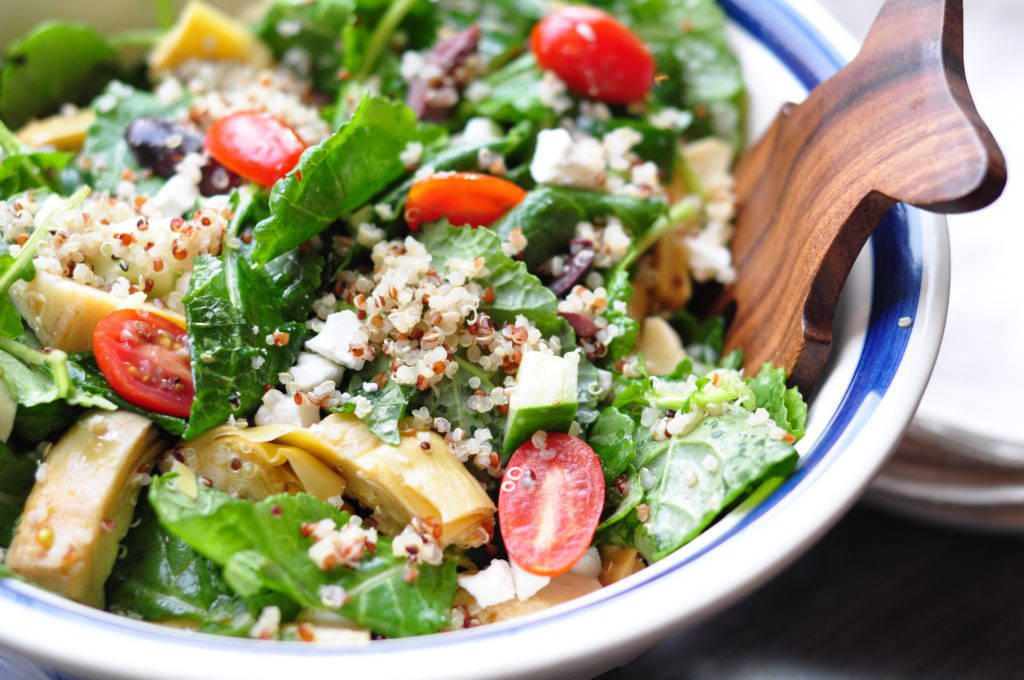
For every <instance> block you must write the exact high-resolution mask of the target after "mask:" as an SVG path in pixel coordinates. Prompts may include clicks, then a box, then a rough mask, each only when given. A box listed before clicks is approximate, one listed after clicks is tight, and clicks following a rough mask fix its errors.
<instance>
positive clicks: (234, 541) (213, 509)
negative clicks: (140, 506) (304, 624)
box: [149, 476, 456, 637]
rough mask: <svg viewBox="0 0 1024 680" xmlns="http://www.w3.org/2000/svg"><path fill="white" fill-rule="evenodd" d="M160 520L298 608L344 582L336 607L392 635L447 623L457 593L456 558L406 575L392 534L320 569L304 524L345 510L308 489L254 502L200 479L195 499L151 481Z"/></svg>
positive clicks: (243, 579) (230, 579)
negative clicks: (352, 563) (348, 560)
mask: <svg viewBox="0 0 1024 680" xmlns="http://www.w3.org/2000/svg"><path fill="white" fill-rule="evenodd" d="M149 499H150V502H151V503H152V504H153V507H154V508H155V509H156V513H157V517H158V518H159V519H160V523H161V524H162V525H163V526H164V528H166V529H167V530H168V531H169V532H170V533H171V534H173V535H175V536H178V537H179V538H181V539H182V540H184V541H185V542H186V543H188V544H189V545H191V546H192V547H193V548H194V549H195V550H196V551H197V552H199V553H200V554H202V555H204V556H206V557H207V558H209V559H210V560H212V561H213V562H214V563H216V564H218V565H220V566H221V567H223V568H224V570H225V571H224V574H225V580H226V581H227V583H228V585H229V586H231V588H232V589H234V590H235V591H236V592H239V593H240V594H242V595H246V594H249V593H250V592H251V589H252V588H255V587H262V588H265V589H267V590H271V591H274V592H277V593H281V594H282V595H286V596H287V597H289V598H291V599H293V600H294V601H295V602H297V603H299V604H300V605H302V606H303V607H308V608H311V609H325V608H326V606H325V605H324V603H323V601H322V599H321V596H320V588H321V587H323V586H328V585H336V586H341V587H343V588H344V589H345V592H346V594H347V596H348V598H347V600H346V602H345V604H344V605H343V606H342V607H341V608H340V609H338V610H337V611H338V612H339V613H341V614H342V615H344V616H346V617H348V618H350V619H352V620H353V621H355V622H356V623H358V624H359V625H361V626H363V627H365V628H369V629H370V630H372V631H374V632H377V633H380V634H383V635H387V636H389V637H401V636H406V635H419V634H425V633H433V632H436V631H438V630H440V629H441V628H442V627H443V626H445V625H446V624H447V623H448V615H449V612H450V611H451V606H452V601H453V599H454V597H455V586H456V584H455V563H454V562H453V561H451V560H446V561H445V563H444V564H443V565H441V566H438V567H434V566H430V565H420V566H419V568H418V570H419V575H418V577H417V578H416V579H415V580H414V581H412V582H411V583H410V582H408V581H407V580H406V579H405V577H404V575H405V571H406V568H407V566H408V563H407V562H406V561H405V560H404V559H402V558H399V557H395V556H394V555H393V554H392V551H391V539H389V538H386V537H381V538H379V539H378V541H377V547H376V550H375V551H373V552H372V553H368V554H367V556H365V557H364V558H363V559H362V561H361V562H360V563H359V564H358V565H357V566H356V567H355V568H348V567H335V568H333V569H330V570H327V571H324V570H321V569H320V568H319V567H317V565H316V564H315V563H314V562H313V561H312V560H311V559H310V557H309V555H308V554H307V551H308V549H309V547H310V546H311V545H312V542H313V541H312V539H311V538H308V537H305V536H303V535H302V534H303V532H302V526H303V525H304V524H306V523H309V522H317V521H319V520H321V519H331V520H333V521H334V522H335V523H336V524H338V525H339V526H340V525H342V524H344V523H345V522H347V521H348V515H347V514H346V513H343V512H341V511H339V510H338V509H336V508H334V507H333V506H331V505H330V504H328V503H324V502H322V501H319V500H317V499H316V498H314V497H312V496H309V495H307V494H297V495H280V496H272V497H270V498H268V499H266V500H264V501H261V502H259V503H253V502H250V501H242V500H237V499H233V498H231V497H230V496H228V495H227V494H226V493H224V492H221V491H217V490H215V489H211V488H207V487H205V486H203V485H200V488H199V489H198V495H197V497H196V498H195V499H193V498H190V497H189V496H186V495H185V494H183V493H181V492H180V491H179V490H177V489H176V487H175V483H174V478H173V477H168V476H164V477H160V478H158V479H157V480H155V481H154V483H153V486H152V488H151V490H150V495H149Z"/></svg>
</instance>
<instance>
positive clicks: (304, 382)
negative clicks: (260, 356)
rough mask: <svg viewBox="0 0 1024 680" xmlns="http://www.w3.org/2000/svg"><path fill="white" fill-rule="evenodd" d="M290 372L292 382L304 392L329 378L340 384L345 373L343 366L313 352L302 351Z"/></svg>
mask: <svg viewBox="0 0 1024 680" xmlns="http://www.w3.org/2000/svg"><path fill="white" fill-rule="evenodd" d="M288 372H289V373H290V374H291V376H292V382H293V383H294V384H295V385H297V386H298V388H299V389H300V390H302V391H304V392H308V391H309V390H311V389H313V388H314V387H316V386H317V385H319V384H321V383H324V382H327V381H328V380H330V381H331V382H333V383H334V384H335V385H338V384H339V383H341V378H342V376H344V375H345V369H344V368H343V367H341V366H339V365H338V364H336V363H334V362H333V361H331V360H329V359H325V358H323V357H322V356H320V355H319V354H314V353H313V352H300V353H299V360H298V361H297V362H296V363H295V365H294V366H292V367H291V369H290V370H289V371H288Z"/></svg>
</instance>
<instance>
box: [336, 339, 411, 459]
mask: <svg viewBox="0 0 1024 680" xmlns="http://www.w3.org/2000/svg"><path fill="white" fill-rule="evenodd" d="M390 368H391V357H388V356H385V355H381V356H379V357H377V359H375V360H374V362H373V363H372V364H370V365H369V366H366V367H364V368H363V370H361V371H359V372H357V373H351V374H350V375H351V377H350V378H349V381H348V387H347V389H346V391H347V392H348V393H349V394H351V395H361V396H363V397H366V398H367V399H369V401H370V403H371V404H373V410H372V411H370V413H369V415H367V416H365V417H363V418H361V419H360V420H362V421H363V423H365V424H366V426H367V427H368V428H369V429H370V432H373V433H374V434H375V435H377V437H378V438H379V439H380V440H381V441H382V442H384V443H386V444H391V445H395V446H397V445H398V443H399V441H401V438H402V436H401V433H400V432H399V430H398V421H400V420H401V419H402V418H404V417H405V411H406V408H408V406H409V400H410V399H411V398H412V395H413V392H414V391H415V388H413V387H412V386H411V385H400V384H398V383H397V382H395V380H394V378H392V377H391V370H390ZM381 376H383V379H384V380H386V382H385V383H384V386H383V387H381V388H379V389H377V390H376V391H374V392H366V391H364V390H363V385H364V384H365V383H368V382H372V383H375V384H376V383H377V381H378V380H380V379H381ZM332 410H333V411H334V412H336V413H354V412H355V410H356V405H355V402H353V401H350V402H348V403H347V404H345V405H344V406H341V407H340V408H336V409H332Z"/></svg>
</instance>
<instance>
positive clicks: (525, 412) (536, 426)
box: [502, 352, 580, 458]
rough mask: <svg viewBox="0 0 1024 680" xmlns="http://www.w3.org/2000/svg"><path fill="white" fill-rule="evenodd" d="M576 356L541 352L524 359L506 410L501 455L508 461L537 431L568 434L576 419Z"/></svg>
mask: <svg viewBox="0 0 1024 680" xmlns="http://www.w3.org/2000/svg"><path fill="white" fill-rule="evenodd" d="M579 364H580V355H579V352H571V353H569V354H566V355H565V356H564V357H559V356H554V355H552V354H543V353H541V352H528V353H526V354H524V355H523V360H522V362H521V363H520V364H519V372H518V373H517V374H516V386H515V388H514V389H513V391H512V396H511V398H510V399H509V407H508V425H507V426H506V428H505V443H504V446H503V447H502V454H503V455H504V456H505V457H506V458H507V457H508V456H510V455H512V453H513V452H514V451H515V450H516V449H517V448H519V446H520V445H521V444H522V443H523V442H525V441H526V440H528V439H529V438H530V437H532V436H533V434H534V433H535V432H536V431H537V430H544V431H545V432H568V430H569V426H570V425H572V421H573V419H574V418H575V417H576V410H577V407H578V404H577V401H576V376H577V374H578V372H579Z"/></svg>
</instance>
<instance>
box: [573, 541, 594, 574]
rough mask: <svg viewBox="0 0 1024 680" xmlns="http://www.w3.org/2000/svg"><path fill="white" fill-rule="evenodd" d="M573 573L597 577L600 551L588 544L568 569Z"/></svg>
mask: <svg viewBox="0 0 1024 680" xmlns="http://www.w3.org/2000/svg"><path fill="white" fill-rule="evenodd" d="M570 571H572V572H573V573H574V574H579V575H581V576H589V577H590V578H597V577H598V576H600V575H601V553H599V552H598V551H597V548H596V547H594V546H590V547H589V548H587V551H586V552H585V553H583V557H581V558H580V559H579V560H578V561H577V562H576V564H574V565H572V569H571V570H570Z"/></svg>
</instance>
